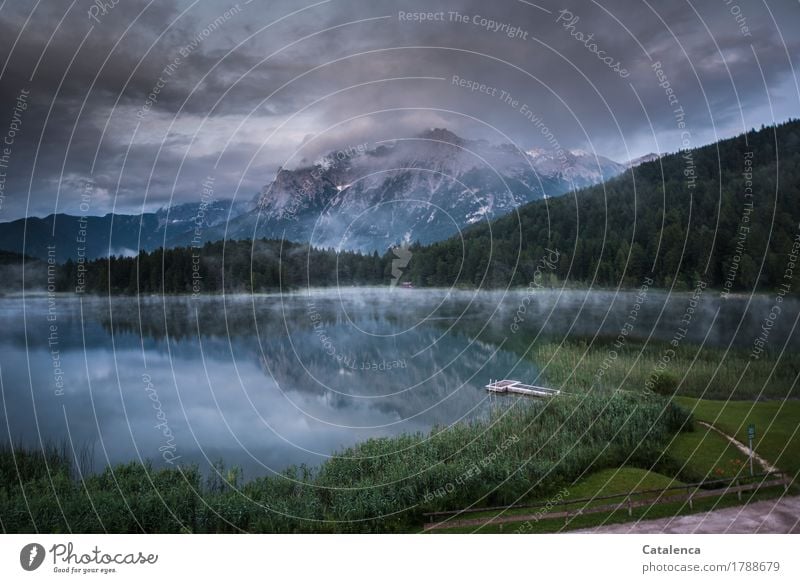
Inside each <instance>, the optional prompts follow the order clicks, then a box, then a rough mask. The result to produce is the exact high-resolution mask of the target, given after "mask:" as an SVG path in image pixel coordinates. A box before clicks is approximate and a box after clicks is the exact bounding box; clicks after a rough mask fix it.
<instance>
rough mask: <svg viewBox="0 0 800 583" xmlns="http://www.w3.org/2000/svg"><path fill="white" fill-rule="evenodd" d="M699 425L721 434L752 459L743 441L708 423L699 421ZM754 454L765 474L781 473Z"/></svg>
mask: <svg viewBox="0 0 800 583" xmlns="http://www.w3.org/2000/svg"><path fill="white" fill-rule="evenodd" d="M697 423H698V424H699V425H702V426H703V427H707V428H709V429H711V430H712V431H715V432H716V433H718V434H720V435H721V436H722V437H724V438H725V439H727V440H728V441H729V442H731V443H732V444H733V445H734V447H736V449H738V450H739V451H740V452H742V453H743V454H744V455H746V456H747V457H750V453H751V452H750V448H749V447H747V446H746V445H745V444H743V443H742V442H741V441H739V440H737V439H736V438H735V437H733V436H732V435H728V434H727V433H725V432H723V431H720V430H719V429H717V428H716V427H714V426H713V425H711V424H710V423H706V422H705V421H698V422H697ZM752 453H753V459H754V460H756V461H757V462H758V463H759V465H760V466H761V467H762V468H764V471H765V472H779V471H780V470H779V469H778V468H776V467H775V466H773V465H772V464H771V463H769V462H768V461H767V460H765V459H764V458H763V457H761V456H760V455H758V454H757V453H756V452H755V451H753V452H752Z"/></svg>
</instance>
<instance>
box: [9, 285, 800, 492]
mask: <svg viewBox="0 0 800 583" xmlns="http://www.w3.org/2000/svg"><path fill="white" fill-rule="evenodd" d="M689 298H690V296H689V295H688V294H672V295H667V294H664V293H662V292H653V291H651V292H650V293H649V294H648V296H647V298H646V300H645V301H643V302H638V305H639V309H638V310H637V312H638V315H637V317H636V321H635V325H634V327H633V330H632V331H631V334H630V337H632V338H640V339H646V338H648V337H650V338H651V339H661V340H669V339H670V338H671V337H672V336H673V335H674V334H675V331H676V329H677V328H678V327H679V326H680V320H681V318H682V317H683V316H684V315H685V314H686V310H687V306H688V305H689V303H688V302H689ZM773 303H774V299H773V298H772V297H771V296H759V297H755V298H752V299H748V298H728V299H727V300H722V299H720V298H719V294H718V293H716V292H711V291H708V292H706V293H705V294H704V296H703V298H702V300H701V302H700V303H699V305H698V306H697V307H696V309H694V310H693V313H692V323H691V326H689V331H688V334H687V336H686V338H685V339H684V340H683V341H684V342H687V343H688V342H691V343H696V344H699V343H701V342H705V343H706V344H707V345H712V346H727V345H728V344H729V343H731V344H733V345H735V346H739V347H744V348H749V347H750V346H752V343H753V339H754V338H755V336H756V335H757V332H758V330H759V329H760V328H759V327H760V326H761V323H762V321H763V320H764V318H765V317H766V316H767V314H768V313H769V310H770V307H771V306H772V305H773ZM634 305H637V301H636V293H635V292H624V293H619V294H614V293H613V292H605V291H569V292H559V291H558V290H555V291H542V290H537V291H536V292H535V293H534V294H532V295H530V294H527V293H526V292H525V291H517V292H511V293H503V292H466V291H458V292H447V291H446V290H401V289H394V290H389V289H386V288H367V289H338V290H337V289H329V290H312V291H311V292H309V291H302V292H297V293H293V294H282V295H277V294H276V295H259V296H254V297H250V296H227V297H220V296H208V297H200V298H196V299H192V298H190V297H168V298H160V297H147V298H139V299H136V298H112V299H111V300H109V299H108V298H97V297H83V298H76V297H70V296H58V297H56V298H55V301H52V300H48V298H47V297H44V296H30V295H29V296H27V297H26V298H25V299H24V300H23V298H21V297H6V298H0V329H1V330H2V336H1V337H0V379H1V380H2V403H0V405H2V415H1V416H0V441H6V440H8V439H9V437H10V438H13V439H14V440H15V441H21V442H24V443H28V444H32V445H33V444H36V443H38V440H39V439H40V438H41V439H42V440H45V441H56V442H59V441H63V440H65V439H67V440H71V442H72V443H73V444H74V445H75V447H79V446H85V445H88V446H90V447H91V448H93V451H94V469H96V470H97V469H102V467H103V466H104V465H105V464H107V463H109V462H111V463H117V462H126V461H131V460H138V459H142V460H143V459H150V460H152V462H153V463H154V465H156V466H159V465H164V464H165V461H164V460H169V459H172V458H174V459H175V460H178V461H180V462H196V463H198V464H200V465H201V467H204V466H207V464H208V463H209V462H213V461H214V460H217V459H219V458H222V459H224V460H225V462H226V464H228V465H230V464H238V465H241V466H242V467H243V468H244V470H245V475H246V476H248V477H252V476H254V475H263V474H267V473H270V472H271V471H281V470H282V469H283V468H285V467H286V466H287V465H289V464H293V463H306V464H310V465H317V464H319V463H321V462H322V461H323V460H324V459H325V458H326V457H327V456H329V455H330V454H331V453H333V452H335V451H337V450H341V449H342V448H343V447H346V446H348V445H352V444H353V443H355V442H357V441H360V440H363V439H366V438H369V437H378V436H387V435H395V434H398V433H403V432H416V431H427V430H428V429H430V428H431V427H432V426H434V425H447V424H451V423H454V422H457V421H459V420H462V419H468V418H474V417H478V416H481V415H485V414H486V412H487V408H488V406H489V403H488V400H487V399H488V396H487V394H486V392H485V391H484V389H483V386H484V385H485V384H486V383H487V382H488V381H489V380H490V379H500V378H515V379H519V380H522V381H526V382H539V383H540V384H547V378H546V371H544V372H542V373H541V375H540V372H541V371H540V370H539V369H538V368H537V366H536V364H535V363H532V362H530V361H528V360H521V359H520V358H519V356H518V355H517V354H516V353H514V352H512V351H509V350H507V349H505V348H504V346H505V345H506V344H510V343H512V342H514V341H516V340H517V338H516V336H525V337H526V338H530V339H533V338H537V340H536V341H537V342H542V341H552V340H553V339H557V340H561V339H563V338H565V337H582V338H587V339H591V338H592V337H593V336H595V335H597V334H599V335H601V336H603V337H611V338H613V337H615V336H616V335H617V334H618V333H619V331H620V329H621V327H622V326H623V325H624V324H625V323H626V321H627V320H626V319H627V318H628V316H629V314H630V313H631V309H632V307H633V306H634ZM521 307H522V308H521ZM783 309H784V312H785V313H790V314H791V317H783V318H780V319H778V320H777V321H776V323H775V325H774V327H773V329H772V331H771V335H770V338H769V344H770V345H771V346H773V347H777V349H780V347H781V346H782V345H783V343H784V342H785V341H786V339H787V337H788V335H789V333H790V330H791V326H792V323H793V321H794V320H795V317H796V314H797V312H798V305H797V302H796V301H795V300H787V301H786V302H784V304H783ZM523 310H524V311H523ZM515 315H516V316H517V317H518V322H517V326H515V327H514V328H513V329H512V327H511V324H512V318H513V317H514V316H515ZM790 345H791V346H792V347H794V349H795V350H796V348H797V342H796V337H793V338H792V339H791V341H790Z"/></svg>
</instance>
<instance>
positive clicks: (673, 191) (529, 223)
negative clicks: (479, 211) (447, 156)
mask: <svg viewBox="0 0 800 583" xmlns="http://www.w3.org/2000/svg"><path fill="white" fill-rule="evenodd" d="M750 189H751V190H750ZM798 190H800V122H798V121H797V120H794V121H790V122H787V123H784V124H782V125H780V126H777V127H769V128H762V129H761V130H759V131H751V132H749V133H747V134H743V135H741V136H738V137H736V138H733V139H728V140H724V141H721V142H718V143H716V144H712V145H709V146H705V147H702V148H698V149H695V150H689V151H685V152H679V153H676V154H672V155H669V156H665V157H663V158H661V159H660V160H656V161H653V162H648V163H645V164H642V165H640V166H637V167H636V168H634V169H633V170H629V171H628V172H626V173H625V174H624V175H621V176H619V177H617V178H614V179H612V180H610V181H608V182H606V183H605V184H603V185H599V186H595V187H591V188H587V189H584V190H582V191H579V192H578V193H577V194H567V195H564V196H561V197H558V198H552V199H548V200H546V201H537V202H534V203H531V204H529V205H526V206H524V207H521V208H520V209H519V213H511V214H510V215H507V216H505V217H502V218H500V219H498V220H496V221H494V222H492V223H491V225H487V224H480V225H476V226H475V227H473V228H471V229H469V230H468V231H466V232H465V233H464V237H463V241H462V239H461V238H458V237H456V238H452V239H449V240H447V241H443V242H441V243H436V244H433V245H430V246H427V247H415V248H413V249H412V252H413V259H412V261H411V262H410V264H409V273H408V276H409V277H410V278H411V279H412V280H413V281H415V282H416V283H417V284H420V285H450V284H452V283H453V282H456V283H462V284H468V285H475V286H489V287H497V286H505V285H508V284H509V283H511V284H512V285H517V286H524V285H528V284H529V282H530V281H531V280H532V278H533V277H534V274H535V273H536V272H537V269H538V274H540V275H541V278H540V277H537V281H542V282H547V281H548V278H550V280H551V281H555V279H556V278H557V280H558V281H563V280H568V281H569V283H571V284H583V283H591V282H594V283H596V284H599V285H604V286H616V285H618V284H623V285H630V286H634V285H638V283H639V282H640V281H641V280H642V278H644V277H646V276H650V277H652V278H653V279H654V281H655V284H656V285H660V286H670V285H672V283H673V281H674V282H675V284H676V285H677V286H678V287H692V286H694V285H695V284H696V282H697V280H698V279H699V278H702V279H703V280H704V281H705V282H706V283H707V284H708V285H709V286H712V287H728V288H730V289H734V290H735V289H740V290H742V289H752V288H753V286H754V284H755V283H756V282H758V284H759V285H758V287H759V288H761V289H768V288H774V287H776V286H777V284H778V283H779V282H780V281H781V279H782V278H783V276H784V271H785V269H786V267H787V255H788V254H789V253H790V251H791V249H792V245H793V240H794V238H795V237H796V236H797V235H798V233H800V230H799V229H798V223H799V222H800V196H798ZM750 203H752V205H750ZM547 249H549V250H552V251H556V252H557V253H552V252H549V251H547ZM462 257H463V261H462ZM556 257H557V262H555V261H552V259H554V258H556ZM762 262H763V265H762ZM462 263H463V264H462ZM553 263H555V265H553ZM515 266H516V270H515Z"/></svg>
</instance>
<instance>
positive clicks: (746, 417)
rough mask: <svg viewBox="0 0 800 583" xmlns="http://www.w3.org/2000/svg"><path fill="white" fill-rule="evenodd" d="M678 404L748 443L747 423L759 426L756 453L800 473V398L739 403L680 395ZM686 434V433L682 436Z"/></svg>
mask: <svg viewBox="0 0 800 583" xmlns="http://www.w3.org/2000/svg"><path fill="white" fill-rule="evenodd" d="M676 400H677V402H678V403H680V404H681V405H683V406H684V407H686V408H687V409H689V410H692V411H694V416H695V418H697V419H700V420H702V421H705V422H707V423H711V424H712V425H714V426H715V427H717V428H719V429H720V430H722V431H724V432H725V433H727V434H728V435H732V436H734V437H736V439H737V440H739V441H741V442H742V443H744V444H747V426H748V425H749V424H750V423H753V424H755V426H756V439H755V442H754V449H755V451H756V453H758V454H759V455H760V456H762V457H763V458H764V459H766V460H767V461H769V462H772V463H773V464H774V465H776V466H777V467H778V468H779V469H780V470H783V471H784V472H787V473H788V474H789V475H792V476H794V477H795V479H796V478H797V476H798V473H799V472H800V429H798V427H800V401H769V402H759V403H750V402H739V401H730V402H727V403H726V402H725V401H710V400H706V399H690V398H685V397H680V398H678V399H676ZM683 437H685V436H684V435H682V436H681V438H683Z"/></svg>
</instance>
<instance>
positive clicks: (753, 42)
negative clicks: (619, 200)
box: [0, 0, 800, 221]
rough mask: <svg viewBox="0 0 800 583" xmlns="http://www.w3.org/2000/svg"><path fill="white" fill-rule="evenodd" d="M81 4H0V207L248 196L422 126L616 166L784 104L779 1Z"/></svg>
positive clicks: (788, 102) (794, 106)
mask: <svg viewBox="0 0 800 583" xmlns="http://www.w3.org/2000/svg"><path fill="white" fill-rule="evenodd" d="M99 3H100V4H102V2H99ZM106 4H107V5H109V6H110V5H111V4H112V2H111V1H108V0H107V1H106ZM93 6H94V8H92V7H93ZM97 6H98V5H95V4H93V3H92V2H90V1H89V0H75V1H74V2H70V1H68V0H63V1H61V0H55V1H54V0H49V1H40V2H33V1H32V0H4V1H0V67H2V69H0V140H3V141H4V142H5V143H4V144H0V155H3V156H5V165H6V166H7V167H0V184H2V190H0V221H5V220H10V219H14V218H18V217H20V216H24V215H25V214H29V215H38V216H45V215H48V214H50V213H52V212H69V213H72V214H81V210H80V204H81V193H82V192H88V193H90V194H91V196H90V197H89V198H88V199H84V201H83V202H84V203H87V204H86V205H85V206H84V208H85V209H87V208H88V212H89V214H104V213H106V212H110V211H111V210H112V209H115V210H116V211H117V212H139V211H141V209H142V208H145V209H148V210H152V209H155V208H158V207H160V206H163V205H164V204H167V203H169V202H170V201H173V202H189V201H198V200H199V198H200V192H201V186H200V185H201V183H202V182H203V181H204V180H205V179H206V177H207V176H213V177H214V184H215V187H214V188H215V194H216V196H217V197H220V198H230V197H234V196H235V197H236V198H237V199H239V200H249V199H251V198H252V197H253V196H254V194H255V193H256V192H257V191H258V190H260V188H261V187H262V186H263V185H264V184H267V183H268V182H269V181H270V179H271V178H272V177H273V176H274V174H275V171H276V169H277V168H278V167H279V166H282V165H283V166H289V167H292V166H297V165H299V164H303V161H304V160H306V161H309V160H311V161H313V160H314V159H315V157H316V156H318V155H319V154H320V153H321V152H323V151H326V150H329V149H335V148H352V147H357V146H358V145H359V144H364V143H368V144H370V145H372V144H374V143H375V142H376V141H377V140H386V139H392V138H397V137H407V136H410V135H414V134H416V133H418V132H419V131H421V130H424V129H426V128H429V127H447V128H449V129H451V130H452V131H454V132H456V133H458V134H460V135H462V136H464V137H469V138H486V139H489V140H491V141H494V142H504V141H512V142H515V143H516V144H517V145H519V146H520V147H521V148H523V149H529V148H533V147H551V146H552V144H553V140H555V141H556V142H557V143H558V144H559V145H560V146H562V147H564V148H583V149H587V150H595V151H597V152H598V153H600V154H603V155H606V156H608V157H611V158H613V159H616V160H618V161H625V160H628V159H630V158H633V157H636V156H639V155H642V154H645V153H648V152H653V151H660V152H668V151H675V150H676V149H679V148H680V147H681V145H682V144H684V143H688V144H689V145H691V146H697V145H701V144H704V143H708V142H712V141H714V140H716V139H718V138H721V137H727V136H731V135H734V134H737V133H740V132H741V131H743V130H745V129H747V128H750V127H754V126H756V127H757V126H760V125H761V124H770V123H772V122H773V121H783V120H785V119H787V118H789V117H798V116H800V89H799V85H800V82H799V81H798V79H797V77H796V71H795V68H796V67H797V66H798V63H800V3H798V2H797V1H795V0H784V1H780V2H762V1H756V0H731V1H727V0H717V1H714V0H704V1H702V2H701V1H699V0H692V1H683V0H675V1H669V2H656V1H655V0H613V1H612V0H602V1H598V2H593V1H587V0H581V1H577V0H572V1H569V2H564V1H563V0H559V1H558V2H555V1H553V0H541V1H537V2H528V1H523V0H519V1H517V0H496V1H494V2H486V1H467V0H464V1H458V0H450V1H439V2H437V1H434V2H431V1H429V0H425V1H422V0H414V1H407V0H397V1H391V2H390V1H375V0H329V1H323V2H313V1H311V2H305V1H303V0H291V1H289V0H284V1H275V0H251V1H250V2H247V0H241V1H240V2H239V3H238V4H237V3H233V2H230V1H222V2H216V1H213V2H212V1H208V0H202V1H196V2H191V1H172V0H157V1H152V2H149V1H146V0H119V1H118V2H117V4H116V5H115V6H113V7H111V8H109V9H107V10H106V11H105V12H106V13H105V14H103V11H101V10H99V9H98V8H97ZM563 10H568V11H569V12H571V14H572V18H569V15H568V14H566V13H564V12H562V11H563ZM419 11H425V12H439V11H441V14H440V15H439V16H438V17H437V18H438V19H437V20H429V21H423V22H419V21H416V20H409V16H408V15H406V14H403V15H401V14H400V12H403V13H414V12H419ZM456 12H457V13H458V14H459V15H460V18H458V19H457V18H456V17H455V14H453V13H456ZM575 17H577V20H574V18H575ZM559 19H561V20H560V21H559ZM488 21H495V22H497V23H498V25H497V27H501V28H499V29H498V30H493V29H492V28H491V24H490V23H489V22H488ZM570 23H571V24H570ZM502 25H506V26H505V27H502ZM565 25H569V28H566V27H565ZM511 26H516V27H518V29H519V31H518V32H517V33H516V34H513V31H511V32H512V36H513V37H514V38H510V37H509V35H508V34H506V33H507V32H509V27H511ZM581 35H582V36H583V38H584V40H583V41H581V40H580V37H581ZM588 35H592V38H591V40H589V41H588V43H587V42H586V37H587V36H588ZM576 37H577V38H576ZM600 51H602V53H601V56H603V57H605V58H607V60H609V61H611V65H610V66H609V65H607V64H606V63H604V62H603V61H602V60H601V59H600V58H599V57H598V54H597V52H600ZM617 62H618V63H619V65H617V68H618V69H625V70H626V71H627V72H628V74H627V76H624V75H620V74H619V73H618V72H615V71H614V70H613V69H614V65H616V63H617ZM171 63H172V67H171V68H170V64H171ZM659 63H660V65H657V64H659ZM165 68H169V69H168V70H165ZM655 69H658V71H660V75H661V77H660V78H659V74H658V73H657V71H656V70H655ZM454 75H455V76H457V77H458V78H461V79H466V80H469V81H475V82H477V83H479V84H480V83H483V84H485V85H486V86H488V87H490V88H492V89H494V90H495V91H494V95H492V94H490V93H491V92H492V89H487V91H488V93H484V92H480V91H477V92H472V91H470V90H469V89H467V88H465V87H459V86H457V85H455V84H453V76H454ZM159 78H160V79H161V81H159ZM665 81H668V82H669V84H670V87H671V89H672V90H673V92H674V93H673V97H672V99H673V104H672V105H670V103H669V101H668V98H669V96H668V95H667V93H666V92H665V88H664V87H661V86H659V83H661V84H665ZM159 85H160V86H161V87H159ZM154 88H158V89H159V93H158V95H157V96H156V100H155V101H154V102H152V103H150V106H149V107H148V106H147V104H146V102H147V99H148V94H150V93H151V92H152V91H153V90H154ZM25 92H28V93H29V95H28V96H27V98H26V100H25V101H26V103H27V106H28V107H27V109H26V110H25V111H21V107H20V105H19V104H20V100H19V97H20V95H21V94H23V96H24V94H25ZM501 92H505V94H508V95H510V96H511V97H510V99H511V101H514V100H516V103H508V102H506V101H504V100H503V99H502V96H503V95H505V94H504V93H501ZM523 105H524V106H525V108H527V109H528V110H530V111H531V112H532V113H533V114H535V115H536V116H537V118H538V119H539V120H540V122H539V125H538V126H537V125H535V124H534V123H532V122H531V121H530V120H529V119H527V118H526V116H525V115H524V113H523V112H524V109H523ZM676 107H682V108H683V111H684V113H685V123H686V130H685V131H686V132H688V133H684V134H682V131H681V129H680V128H679V127H678V121H679V120H678V119H676V116H675V115H674V111H673V110H674V109H676ZM548 132H549V133H551V134H552V136H551V137H550V139H549V140H548V139H547V138H546V137H545V136H544V135H543V134H547V133H548ZM9 141H10V142H11V143H10V144H9ZM3 148H7V150H3ZM89 180H91V181H92V182H91V183H90V184H91V185H92V186H91V187H90V188H88V189H87V188H86V185H87V181H89Z"/></svg>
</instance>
